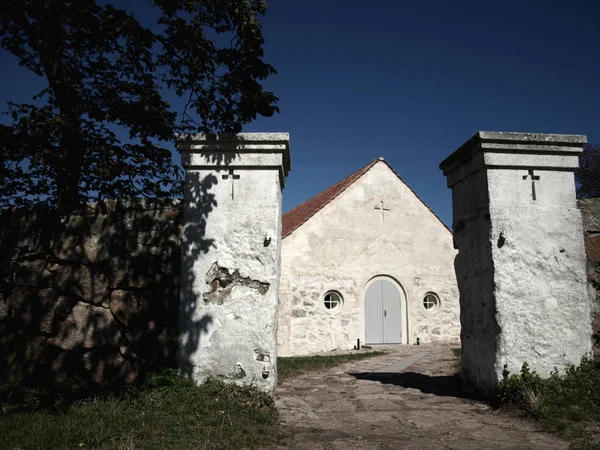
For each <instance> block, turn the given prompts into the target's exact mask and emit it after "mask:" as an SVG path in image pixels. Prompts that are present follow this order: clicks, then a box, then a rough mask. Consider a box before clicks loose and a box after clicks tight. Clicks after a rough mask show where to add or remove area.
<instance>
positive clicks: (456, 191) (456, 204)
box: [440, 132, 591, 394]
mask: <svg viewBox="0 0 600 450" xmlns="http://www.w3.org/2000/svg"><path fill="white" fill-rule="evenodd" d="M586 142H587V139H586V137H585V136H578V135H556V134H529V133H500V132H479V133H477V134H476V135H475V136H473V138H471V139H470V140H469V141H467V142H466V143H465V144H464V145H463V146H462V147H460V148H459V149H458V150H457V151H456V152H454V153H453V154H452V155H450V156H449V157H448V158H447V159H446V160H444V161H443V162H442V163H441V165H440V168H441V169H442V170H443V172H444V175H446V177H447V181H448V187H450V188H452V207H453V215H454V220H453V222H454V224H453V228H454V243H455V247H456V248H457V249H458V251H459V253H458V256H457V257H456V261H455V268H456V276H457V280H458V286H459V290H460V309H461V327H462V333H461V338H462V348H463V353H462V377H463V382H464V384H465V386H466V387H468V388H471V389H474V390H476V391H479V392H480V393H484V394H489V393H491V392H493V391H494V389H495V387H496V385H497V383H498V382H499V381H500V380H501V379H502V373H503V371H504V370H508V371H509V372H510V373H515V372H518V371H520V369H521V366H522V364H523V363H524V362H527V363H528V364H529V366H530V368H531V369H532V370H535V371H536V372H538V373H539V374H540V375H542V376H548V375H550V373H551V371H552V370H553V369H554V368H557V369H558V370H562V369H564V368H565V367H566V366H567V365H569V364H578V363H579V361H580V359H581V357H582V356H584V355H586V354H587V353H588V352H590V350H591V341H590V337H591V320H590V298H589V294H588V289H587V278H586V262H585V253H584V247H583V233H582V225H581V213H580V211H579V210H578V209H577V205H576V200H575V182H574V177H573V172H574V170H575V169H576V168H577V167H578V155H579V153H580V152H581V151H582V147H583V145H584V144H585V143H586Z"/></svg>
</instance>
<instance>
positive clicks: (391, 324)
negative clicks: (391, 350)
mask: <svg viewBox="0 0 600 450" xmlns="http://www.w3.org/2000/svg"><path fill="white" fill-rule="evenodd" d="M405 304H406V303H405V302H404V294H403V293H402V292H401V290H400V289H399V288H398V287H397V286H396V285H395V283H392V282H391V281H390V280H388V279H385V278H378V279H375V280H373V282H371V283H370V285H369V287H368V288H367V292H366V293H365V343H366V344H402V343H404V341H405V339H404V337H405V336H404V334H405V333H406V330H404V329H403V326H402V324H403V320H402V319H403V317H406V312H403V311H402V308H403V305H405Z"/></svg>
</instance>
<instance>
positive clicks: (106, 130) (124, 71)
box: [0, 0, 278, 207]
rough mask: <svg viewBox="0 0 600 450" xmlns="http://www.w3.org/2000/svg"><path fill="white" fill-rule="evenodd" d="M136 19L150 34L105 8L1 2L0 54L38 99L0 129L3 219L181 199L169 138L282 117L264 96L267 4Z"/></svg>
mask: <svg viewBox="0 0 600 450" xmlns="http://www.w3.org/2000/svg"><path fill="white" fill-rule="evenodd" d="M117 5H119V3H117ZM137 8H138V10H137V11H136V14H137V15H139V16H140V17H142V16H143V17H144V18H146V19H147V18H148V17H152V18H153V20H152V23H150V24H149V25H147V24H144V23H143V22H144V21H142V20H138V18H136V16H135V15H134V14H132V13H131V12H128V11H126V10H123V9H119V8H118V7H115V6H112V5H110V4H107V3H106V2H104V1H101V0H98V1H96V0H4V2H3V6H2V8H0V45H1V46H2V49H3V50H4V51H5V52H8V53H10V54H12V55H13V56H14V57H15V58H17V59H18V62H19V64H20V65H21V66H23V67H24V68H26V69H28V70H29V71H31V72H33V73H34V74H36V75H38V76H39V77H41V78H42V79H43V80H44V87H43V89H41V90H40V92H38V93H36V95H35V96H34V97H33V98H32V99H31V100H30V101H29V102H27V103H13V102H9V103H8V110H7V111H6V114H7V115H6V116H5V119H6V120H4V121H3V122H4V123H3V124H0V152H1V156H0V207H7V206H29V205H31V204H34V203H44V204H47V205H52V206H59V207H70V206H73V205H77V204H81V203H83V202H85V201H89V200H96V199H103V198H114V197H133V196H148V197H156V196H164V195H177V194H178V193H180V190H181V182H180V178H181V177H180V169H179V168H178V167H177V166H176V165H175V164H174V163H173V161H172V157H171V152H170V151H169V149H168V148H167V147H168V144H169V143H170V142H172V140H173V134H174V133H176V132H196V131H199V132H203V133H222V132H239V131H240V130H241V127H242V125H243V124H246V123H248V122H250V121H251V120H253V119H255V118H256V116H257V114H260V115H263V116H270V115H272V114H273V113H274V112H275V111H278V108H277V106H276V102H277V98H276V97H275V96H274V95H273V93H271V92H267V91H265V90H263V87H262V86H261V84H260V82H261V80H264V79H265V78H267V77H268V76H269V75H271V74H274V73H275V70H274V69H273V67H271V66H270V65H268V64H266V63H265V62H263V60H262V58H263V48H262V46H263V43H264V40H263V37H262V27H261V25H260V22H259V21H258V18H259V17H261V16H263V15H264V13H265V12H266V3H265V2H264V0H153V1H152V2H151V3H145V2H143V1H139V2H138V5H137ZM141 13H143V14H141ZM171 98H180V99H182V102H183V104H185V107H184V108H183V110H182V111H179V112H175V111H174V110H173V109H172V106H171V105H170V104H169V102H168V100H169V99H171Z"/></svg>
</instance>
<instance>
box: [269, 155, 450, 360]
mask: <svg viewBox="0 0 600 450" xmlns="http://www.w3.org/2000/svg"><path fill="white" fill-rule="evenodd" d="M381 201H384V207H385V208H389V209H390V211H389V212H388V211H386V212H385V214H384V218H383V220H382V215H381V210H376V209H375V207H380V206H381ZM455 254H456V251H455V250H454V249H453V247H452V234H451V233H450V231H449V230H448V229H447V228H446V227H445V226H444V225H443V224H442V223H441V222H440V221H439V219H438V218H437V217H435V215H434V214H433V213H432V212H431V211H430V210H429V209H428V208H427V207H426V206H425V205H424V204H423V203H422V202H421V200H419V199H418V197H417V196H416V195H415V194H414V192H412V191H411V190H410V188H408V186H406V185H405V184H404V183H403V182H402V180H400V179H399V178H398V176H397V175H396V174H395V173H394V172H393V171H392V170H391V169H390V167H389V166H388V165H387V164H386V163H385V162H384V161H380V162H377V163H376V164H375V165H374V166H373V167H372V168H371V169H370V170H369V171H368V172H366V173H365V174H364V175H363V176H362V177H360V178H359V179H358V180H357V181H355V182H354V183H353V184H352V185H351V186H349V187H348V188H347V189H346V190H345V191H344V192H343V193H342V194H341V195H339V196H338V197H336V198H335V199H334V200H332V201H331V202H330V203H329V204H328V205H326V206H325V207H324V208H322V209H321V210H320V211H318V212H317V213H316V214H315V215H314V216H313V217H312V218H310V219H309V220H308V221H307V222H305V223H304V224H302V225H301V226H300V227H299V228H298V229H296V230H295V231H294V232H293V233H292V234H291V235H289V236H288V237H286V238H285V239H284V240H283V248H282V276H281V284H280V314H279V333H278V349H279V354H281V355H283V356H289V355H303V354H310V353H315V352H321V351H329V350H334V349H345V350H348V349H351V348H353V346H354V345H355V344H356V339H360V340H361V342H364V339H365V323H364V322H365V308H364V295H365V292H366V289H367V288H368V286H369V284H370V283H371V282H373V280H374V279H375V277H387V278H388V279H390V280H392V281H393V282H394V283H396V284H397V286H399V287H400V288H401V293H402V294H403V296H404V299H405V300H404V302H405V305H406V307H405V308H404V309H403V311H404V316H403V318H402V321H403V326H404V329H403V339H404V343H410V344H414V343H415V342H416V339H417V337H418V338H419V339H420V342H422V343H427V342H434V341H458V338H459V333H460V328H459V319H458V315H459V305H458V289H457V287H456V278H455V275H454V266H453V261H454V257H455ZM330 290H335V291H338V292H340V293H341V294H342V296H343V298H344V304H343V305H342V306H341V307H338V308H336V309H333V310H328V309H327V308H325V306H324V303H323V296H324V295H325V293H326V292H327V291H330ZM428 292H435V293H437V295H438V296H439V298H440V300H441V305H440V307H439V308H437V309H435V310H433V311H426V310H425V309H424V307H423V297H424V296H425V294H426V293H428Z"/></svg>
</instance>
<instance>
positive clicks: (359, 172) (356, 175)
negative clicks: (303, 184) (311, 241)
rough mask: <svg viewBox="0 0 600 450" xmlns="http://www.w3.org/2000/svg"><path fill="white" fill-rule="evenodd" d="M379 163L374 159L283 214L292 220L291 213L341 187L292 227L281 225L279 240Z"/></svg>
mask: <svg viewBox="0 0 600 450" xmlns="http://www.w3.org/2000/svg"><path fill="white" fill-rule="evenodd" d="M379 161H381V159H379V158H378V159H375V160H374V161H371V162H370V163H369V164H367V165H365V166H363V167H361V168H360V169H358V170H356V171H354V172H352V173H351V174H350V175H348V176H346V177H344V178H342V179H341V180H340V181H338V182H337V183H335V184H333V185H331V186H329V187H328V188H326V189H323V190H322V191H321V192H319V193H318V194H315V195H313V196H312V197H310V198H309V199H308V200H305V201H304V202H302V203H300V204H299V205H297V206H295V207H294V208H292V209H290V210H289V211H287V212H286V213H285V214H283V219H285V218H286V216H287V217H289V218H292V219H293V213H294V212H295V211H296V210H298V209H300V208H301V207H306V206H308V205H310V203H311V202H315V200H316V199H317V197H319V196H322V195H323V194H325V193H326V192H327V191H335V188H337V187H342V189H340V191H339V192H337V193H335V194H333V193H332V195H331V197H330V198H326V199H325V201H324V202H323V203H322V204H316V205H315V209H314V211H307V213H306V214H305V215H304V216H303V217H301V219H300V220H299V221H298V222H296V223H292V225H290V226H289V229H284V228H287V227H284V226H283V225H282V235H281V238H282V239H283V238H285V237H287V236H289V235H290V234H292V233H293V232H294V231H295V230H297V229H298V228H299V227H300V226H301V225H302V224H304V223H305V222H306V221H308V220H309V219H310V218H311V217H312V216H314V215H315V214H316V213H317V212H319V211H320V210H321V209H323V208H324V207H325V206H327V205H328V204H329V203H331V202H332V201H333V200H334V199H335V198H337V197H338V196H339V195H340V194H341V193H342V192H344V191H345V190H346V189H348V187H350V186H351V185H352V184H354V182H355V181H356V180H358V179H359V178H360V177H361V176H363V175H364V174H365V173H366V172H367V171H368V170H369V169H370V168H371V167H373V166H374V165H375V164H376V163H377V162H379ZM384 162H385V161H384ZM353 177H354V179H352V178H353ZM344 183H348V184H347V186H343V184H344Z"/></svg>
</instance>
